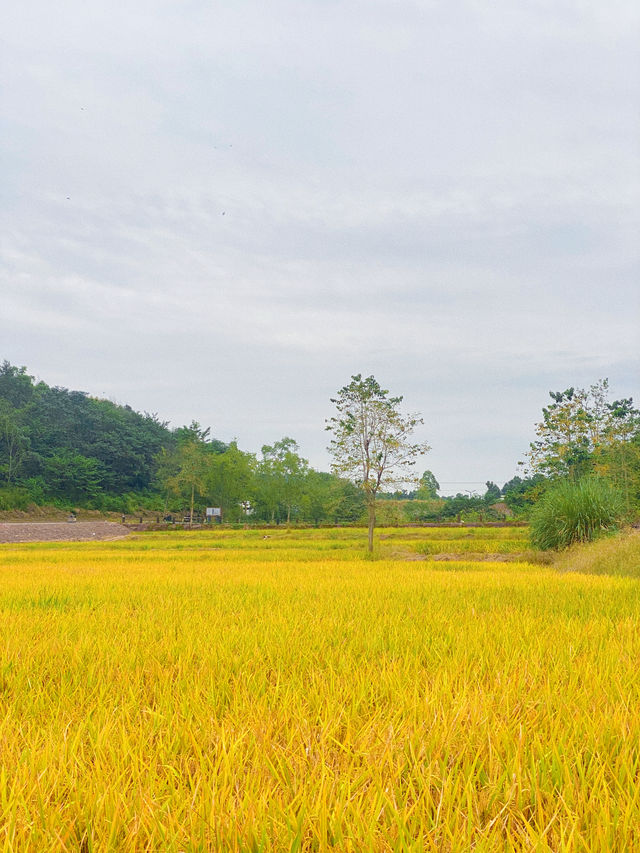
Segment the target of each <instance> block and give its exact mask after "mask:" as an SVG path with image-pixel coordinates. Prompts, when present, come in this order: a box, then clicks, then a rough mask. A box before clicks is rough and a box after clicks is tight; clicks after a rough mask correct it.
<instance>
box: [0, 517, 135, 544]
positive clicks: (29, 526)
mask: <svg viewBox="0 0 640 853" xmlns="http://www.w3.org/2000/svg"><path fill="white" fill-rule="evenodd" d="M128 533H129V530H128V529H127V528H126V527H125V526H124V525H123V524H116V523H114V522H112V521H75V522H66V521H53V522H38V521H33V522H0V542H86V541H93V540H98V539H103V540H104V539H122V538H123V537H124V536H127V535H128Z"/></svg>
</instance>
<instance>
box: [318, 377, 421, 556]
mask: <svg viewBox="0 0 640 853" xmlns="http://www.w3.org/2000/svg"><path fill="white" fill-rule="evenodd" d="M331 402H332V403H333V404H334V405H335V407H336V410H337V415H336V416H334V417H332V418H330V419H329V420H328V421H327V427H326V428H327V430H329V431H330V432H332V433H333V438H332V439H331V442H330V444H329V448H328V449H329V452H330V453H331V455H332V457H333V464H332V466H331V467H332V470H333V472H334V473H335V474H337V475H339V476H340V475H341V476H346V477H349V478H351V479H353V480H354V481H355V482H356V484H357V485H358V486H359V487H360V488H361V489H362V491H363V493H364V497H365V503H366V507H367V516H368V539H367V547H368V550H369V553H372V552H373V531H374V528H375V524H376V507H375V502H376V495H377V494H378V492H379V491H380V489H381V487H383V486H392V485H394V486H399V485H401V484H403V483H407V482H410V481H412V482H415V478H414V477H412V476H411V469H412V467H413V466H414V465H415V464H416V459H417V458H419V457H420V456H422V455H423V454H424V453H426V452H427V451H428V450H429V449H430V448H429V445H428V444H426V442H419V443H414V442H412V441H410V438H411V436H412V434H413V432H414V430H415V428H416V427H417V426H418V425H420V424H422V423H423V421H422V418H421V417H420V416H419V415H416V414H410V415H403V414H402V413H401V412H400V404H401V403H402V397H390V396H389V392H388V391H386V390H384V389H383V388H381V387H380V385H379V384H378V382H377V381H376V379H375V378H374V377H373V376H368V377H367V378H366V379H363V378H362V375H361V374H357V375H355V376H352V377H351V382H350V383H349V384H348V385H345V386H344V387H343V388H341V389H340V391H339V392H338V396H337V397H335V398H332V400H331Z"/></svg>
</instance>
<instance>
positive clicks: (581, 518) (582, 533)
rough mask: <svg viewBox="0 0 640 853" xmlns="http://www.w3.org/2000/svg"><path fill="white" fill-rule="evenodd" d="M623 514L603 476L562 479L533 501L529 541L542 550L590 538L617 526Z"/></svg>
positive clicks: (616, 497)
mask: <svg viewBox="0 0 640 853" xmlns="http://www.w3.org/2000/svg"><path fill="white" fill-rule="evenodd" d="M623 515H624V504H623V500H622V496H621V495H620V493H619V492H618V491H617V490H616V489H614V488H613V487H612V486H611V485H610V484H609V483H608V482H607V481H606V480H603V479H601V478H599V477H585V478H583V479H581V480H578V481H577V482H575V481H572V480H562V481H561V482H559V483H557V484H556V485H555V486H553V487H552V488H551V489H549V491H547V492H546V494H545V495H544V496H543V497H542V498H541V499H540V501H539V502H538V503H537V504H536V506H535V507H534V509H533V512H532V514H531V542H532V544H533V545H534V546H535V547H536V548H541V549H543V550H549V549H554V550H558V549H560V548H567V547H568V546H569V545H573V544H574V543H575V542H591V541H592V540H593V539H596V538H597V537H598V536H601V535H602V534H603V533H607V532H609V531H612V530H617V529H618V526H619V525H620V523H621V521H622V519H623Z"/></svg>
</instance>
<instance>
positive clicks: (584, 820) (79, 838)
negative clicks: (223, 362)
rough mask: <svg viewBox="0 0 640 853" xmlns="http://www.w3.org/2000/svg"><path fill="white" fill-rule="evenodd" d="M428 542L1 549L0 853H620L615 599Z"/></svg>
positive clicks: (628, 631)
mask: <svg viewBox="0 0 640 853" xmlns="http://www.w3.org/2000/svg"><path fill="white" fill-rule="evenodd" d="M507 530H508V529H507ZM452 532H454V533H457V532H458V531H457V530H454V531H451V530H447V531H446V534H447V535H446V536H441V537H440V536H439V534H441V533H442V531H439V530H420V531H415V530H410V531H391V530H389V531H381V537H387V538H386V539H385V538H381V541H380V546H379V547H380V553H381V554H382V555H383V556H382V558H381V559H379V560H376V561H370V560H366V559H364V556H363V553H364V542H363V532H362V531H354V530H345V531H333V530H326V531H286V530H284V531H273V532H272V533H269V534H265V533H264V532H262V531H246V532H245V531H215V532H208V531H207V532H202V533H199V532H198V533H188V532H182V533H171V534H165V533H157V534H149V535H146V534H142V535H138V536H132V537H130V538H129V539H126V540H123V541H120V542H108V543H78V544H76V545H71V544H69V543H64V544H51V543H49V544H47V545H33V544H30V545H25V546H4V547H3V548H2V549H1V550H0V581H1V582H0V625H1V629H2V634H1V637H2V644H1V647H0V651H1V653H0V750H1V756H2V766H1V769H0V811H1V815H2V818H1V821H0V849H2V850H5V851H39V853H40V851H43V853H47V851H64V850H68V851H78V850H80V851H120V850H122V851H142V850H153V851H157V850H162V851H165V850H167V851H206V850H212V851H213V850H216V851H217V850H239V851H240V850H242V851H258V850H264V851H271V850H273V851H296V850H297V851H311V850H318V851H323V850H330V849H334V850H344V851H368V850H371V851H390V850H397V851H410V850H413V851H422V850H427V851H429V850H432V851H469V850H474V851H496V850H517V851H520V850H522V851H524V850H536V851H544V850H549V851H560V850H562V851H611V850H616V851H623V850H636V849H640V787H639V786H638V774H639V773H640V747H639V744H640V722H639V716H638V713H637V709H638V707H639V700H640V673H639V669H638V656H639V654H640V620H639V617H640V587H639V586H638V584H637V581H636V580H634V579H632V578H627V577H613V576H598V575H586V574H585V575H580V574H576V573H558V572H555V571H553V570H552V569H550V568H548V567H542V566H537V565H532V564H529V563H521V562H516V563H500V562H459V561H453V562H431V561H429V560H409V559H407V560H403V559H397V558H396V559H390V558H385V557H384V553H385V551H384V549H385V548H387V547H388V548H389V550H390V551H393V550H394V549H395V550H396V551H398V549H400V551H401V552H402V553H406V554H407V555H409V554H410V553H413V554H414V555H415V554H417V553H418V551H419V549H420V547H421V545H422V546H424V545H425V543H426V542H427V541H429V542H431V541H436V540H437V541H439V542H441V543H442V546H443V549H445V548H446V549H449V550H450V552H451V553H456V552H457V551H458V550H459V544H458V539H459V537H457V536H451V533H452ZM461 532H462V533H467V532H469V531H461ZM494 533H495V542H494V545H492V550H491V552H490V553H498V550H497V547H495V546H496V543H499V542H503V541H506V540H508V539H509V538H510V536H511V535H512V533H511V531H510V530H508V532H507V533H503V529H497V530H495V531H494V530H491V531H487V530H483V531H478V537H477V538H478V542H479V543H484V542H486V541H489V540H490V539H491V538H494ZM432 534H438V536H434V535H432ZM480 534H482V535H480ZM264 535H269V538H268V539H263V538H262V537H263V536H264ZM519 535H520V536H521V538H522V541H523V542H524V541H525V540H526V531H524V532H523V533H522V532H521V533H520V534H519ZM515 539H517V537H515ZM452 541H453V542H454V544H451V543H452ZM462 541H464V540H462ZM482 547H484V545H482Z"/></svg>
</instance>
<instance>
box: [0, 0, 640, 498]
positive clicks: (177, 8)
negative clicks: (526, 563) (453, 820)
mask: <svg viewBox="0 0 640 853" xmlns="http://www.w3.org/2000/svg"><path fill="white" fill-rule="evenodd" d="M1 34H2V42H3V43H2V44H1V45H0V49H1V51H2V55H3V60H2V62H3V73H2V76H3V80H4V91H3V94H2V128H1V137H2V142H1V145H2V148H1V156H2V171H3V180H2V190H1V192H2V196H1V200H0V205H1V216H2V221H1V223H0V224H1V226H2V279H1V282H0V288H1V290H0V294H1V301H0V359H2V358H7V359H9V361H11V362H12V363H14V364H20V365H26V366H27V368H28V370H29V372H30V373H32V374H34V375H36V376H37V377H39V378H41V379H43V380H45V381H46V382H48V383H49V384H58V385H63V386H65V387H69V388H74V389H80V390H86V391H89V392H90V393H92V394H94V395H98V396H105V397H108V398H110V399H113V400H115V401H117V402H123V403H129V404H130V405H131V406H133V407H134V408H136V409H138V410H146V411H151V412H157V413H158V414H159V415H160V416H161V417H162V418H163V419H167V420H169V421H170V422H171V423H172V425H174V426H179V425H181V424H183V423H187V422H190V421H191V420H192V419H196V420H198V421H200V422H201V423H202V424H204V425H207V426H209V425H210V426H211V428H212V433H213V434H214V435H215V436H217V437H219V438H221V439H223V440H230V439H232V438H234V437H235V438H237V440H238V442H239V445H240V447H242V448H243V449H247V450H251V451H259V449H260V446H261V445H262V444H265V443H272V442H273V441H275V440H277V439H278V438H281V437H282V436H284V435H290V436H292V437H293V438H295V439H296V440H297V441H298V442H299V444H300V447H301V451H302V453H303V455H304V456H306V457H308V458H309V459H310V461H311V463H312V464H314V465H315V466H316V467H320V468H325V469H326V468H327V467H328V464H329V459H328V455H327V453H326V451H325V447H326V444H327V435H326V433H325V432H324V419H325V418H326V417H329V416H330V415H331V414H332V407H331V404H330V402H329V398H330V397H331V396H332V395H334V394H335V392H336V391H337V390H338V389H339V388H340V387H341V386H342V385H344V384H346V383H347V382H348V381H349V378H350V376H351V374H353V373H357V372H361V373H363V374H365V375H368V374H370V373H373V374H374V375H375V376H376V378H377V379H378V380H379V381H380V383H381V384H382V385H383V386H384V387H386V388H389V389H390V390H391V391H392V392H393V393H394V394H403V395H404V397H405V401H406V404H407V409H408V410H410V411H418V412H421V413H422V415H423V416H424V419H425V424H424V430H423V431H422V432H421V433H420V435H419V436H418V438H419V439H421V440H428V441H429V443H430V444H431V445H432V448H433V449H432V451H431V453H430V454H429V455H428V456H427V457H425V459H424V460H423V462H422V463H421V465H420V469H424V468H430V469H431V470H433V472H434V473H435V475H436V477H437V479H438V480H439V481H440V482H441V483H442V484H443V489H442V491H443V492H445V493H448V492H456V491H458V490H463V489H465V488H466V489H469V490H474V489H477V490H479V491H483V486H482V483H483V482H484V481H485V480H487V479H489V478H490V479H493V480H496V481H497V482H498V483H499V484H500V485H502V483H503V482H504V481H505V480H507V479H509V478H510V477H511V476H512V475H513V474H514V473H516V469H517V465H516V463H517V461H518V460H519V459H522V458H523V453H524V451H525V450H526V448H527V446H528V443H529V441H530V440H532V438H533V424H534V423H535V421H536V420H537V419H539V416H540V412H541V408H542V406H543V405H545V404H546V401H547V400H548V391H549V390H550V389H552V390H560V389H564V388H566V387H567V386H569V385H578V386H584V385H589V384H591V383H592V382H595V381H596V380H597V379H599V378H602V377H609V379H610V383H611V387H612V393H613V396H614V397H621V396H629V395H633V396H635V397H636V399H637V398H638V397H640V387H639V386H640V383H639V382H638V378H639V376H640V358H639V350H640V333H639V324H640V285H639V279H638V267H639V263H638V256H639V252H638V244H639V239H638V238H639V234H640V231H639V226H640V154H639V138H640V133H639V130H640V122H639V119H638V107H639V105H640V97H639V95H640V61H639V56H640V54H639V51H638V44H639V36H640V6H639V5H638V3H637V0H608V2H607V3H599V4H596V3H592V2H571V0H536V1H535V2H534V0H530V2H527V0H491V2H490V0H433V2H429V0H340V2H333V0H270V2H269V3H264V2H258V0H233V2H231V1H230V0H228V2H224V3H222V2H204V0H184V2H168V0H153V2H151V0H149V2H147V0H137V2H136V3H114V2H107V0H82V2H80V0H63V2H61V3H51V2H50V0H47V2H44V0H22V2H21V3H14V4H12V5H11V8H10V9H8V10H5V13H4V19H3V25H2V33H1ZM462 481H465V482H462Z"/></svg>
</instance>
